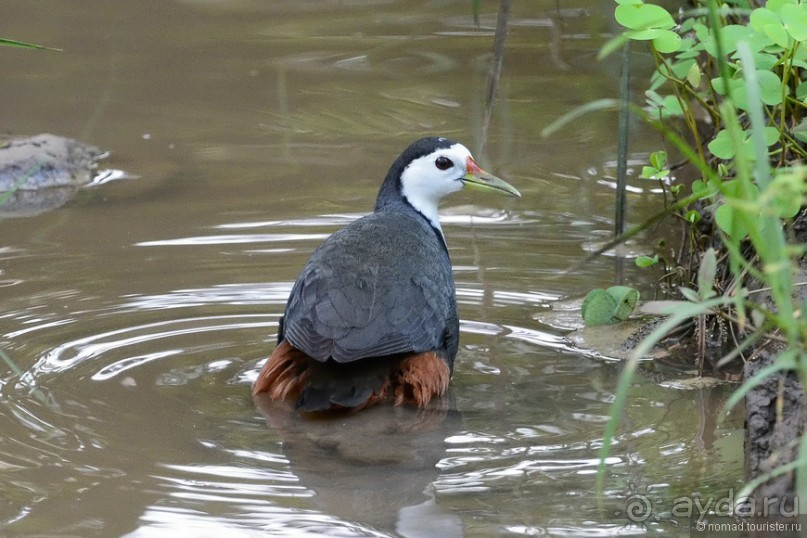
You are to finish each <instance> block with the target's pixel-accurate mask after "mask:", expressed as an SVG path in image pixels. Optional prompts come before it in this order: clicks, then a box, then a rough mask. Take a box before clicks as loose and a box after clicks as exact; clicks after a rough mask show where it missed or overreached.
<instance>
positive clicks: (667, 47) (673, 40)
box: [653, 30, 681, 54]
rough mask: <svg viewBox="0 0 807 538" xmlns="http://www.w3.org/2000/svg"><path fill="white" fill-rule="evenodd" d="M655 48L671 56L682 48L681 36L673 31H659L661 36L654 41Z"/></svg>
mask: <svg viewBox="0 0 807 538" xmlns="http://www.w3.org/2000/svg"><path fill="white" fill-rule="evenodd" d="M653 46H654V47H656V50H657V51H659V52H661V53H663V54H670V53H672V52H675V51H677V50H678V49H680V48H681V36H679V35H678V34H676V33H675V32H673V31H671V30H659V35H658V37H656V38H655V39H653Z"/></svg>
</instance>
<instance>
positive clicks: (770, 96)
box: [711, 69, 782, 110]
mask: <svg viewBox="0 0 807 538" xmlns="http://www.w3.org/2000/svg"><path fill="white" fill-rule="evenodd" d="M755 72H756V74H757V80H758V82H759V92H760V99H761V100H762V102H763V103H765V104H766V105H769V106H776V105H778V104H781V103H782V80H781V79H780V78H779V75H777V74H776V73H774V72H772V71H765V70H762V69H756V70H755ZM711 83H712V88H714V90H715V91H716V92H717V93H719V94H720V95H726V87H725V84H723V79H722V78H720V77H718V78H713V79H712V81H711ZM729 86H730V87H731V95H732V97H733V99H734V104H735V105H737V108H740V109H742V110H748V92H747V88H746V85H745V80H743V79H742V78H737V79H732V80H730V81H729Z"/></svg>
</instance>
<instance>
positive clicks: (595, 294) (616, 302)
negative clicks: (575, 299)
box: [581, 286, 639, 325]
mask: <svg viewBox="0 0 807 538" xmlns="http://www.w3.org/2000/svg"><path fill="white" fill-rule="evenodd" d="M637 302H639V292H638V291H637V290H635V289H633V288H629V287H627V286H611V287H610V288H608V289H607V290H604V289H595V290H591V291H590V292H588V295H586V298H585V299H584V300H583V307H582V309H581V313H582V315H583V321H585V323H586V325H610V324H613V323H619V322H620V321H625V320H626V319H628V318H629V317H630V315H631V314H632V313H633V310H634V308H636V303H637Z"/></svg>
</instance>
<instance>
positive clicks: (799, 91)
mask: <svg viewBox="0 0 807 538" xmlns="http://www.w3.org/2000/svg"><path fill="white" fill-rule="evenodd" d="M796 99H798V100H799V101H802V102H804V101H807V82H802V83H801V84H799V85H798V86H796Z"/></svg>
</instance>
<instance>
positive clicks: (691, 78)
mask: <svg viewBox="0 0 807 538" xmlns="http://www.w3.org/2000/svg"><path fill="white" fill-rule="evenodd" d="M687 82H689V84H690V85H691V86H692V87H693V88H697V87H698V86H700V85H701V68H700V66H699V65H698V62H692V65H691V66H690V67H689V71H687Z"/></svg>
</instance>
